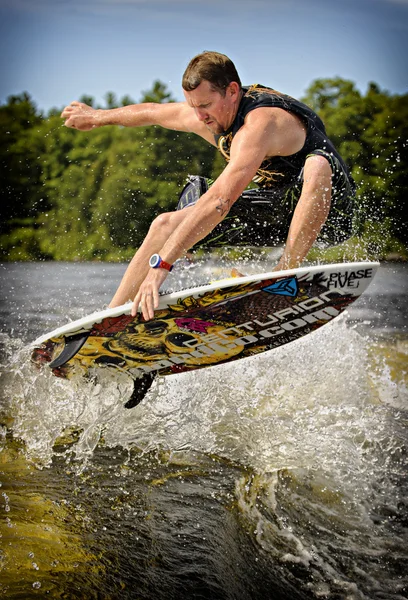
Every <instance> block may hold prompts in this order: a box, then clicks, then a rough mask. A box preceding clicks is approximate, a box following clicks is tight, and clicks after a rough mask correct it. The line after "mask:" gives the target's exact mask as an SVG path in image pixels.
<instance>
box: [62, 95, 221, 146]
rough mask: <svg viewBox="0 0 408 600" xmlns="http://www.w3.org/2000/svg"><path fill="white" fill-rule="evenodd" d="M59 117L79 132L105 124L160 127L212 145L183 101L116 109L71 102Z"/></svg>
mask: <svg viewBox="0 0 408 600" xmlns="http://www.w3.org/2000/svg"><path fill="white" fill-rule="evenodd" d="M61 117H62V118H63V119H65V126H66V127H70V128H72V129H78V130H79V131H90V130H92V129H95V128H97V127H104V126H105V125H120V126H122V127H147V126H149V125H159V126H160V127H164V128H166V129H173V130H175V131H184V132H193V133H196V134H197V135H200V136H201V137H203V138H204V139H206V140H207V141H209V142H210V143H212V144H214V139H213V136H212V135H211V134H210V133H209V131H208V130H207V129H206V127H205V126H204V125H203V123H200V121H199V120H198V119H197V117H196V115H195V113H194V110H193V109H192V108H190V107H189V106H188V104H187V103H186V102H167V103H164V104H159V103H155V102H144V103H141V104H130V105H128V106H121V107H119V108H110V109H99V108H93V107H92V106H88V105H87V104H84V103H83V102H76V101H74V102H71V104H69V105H68V106H66V107H65V108H64V110H63V111H62V113H61Z"/></svg>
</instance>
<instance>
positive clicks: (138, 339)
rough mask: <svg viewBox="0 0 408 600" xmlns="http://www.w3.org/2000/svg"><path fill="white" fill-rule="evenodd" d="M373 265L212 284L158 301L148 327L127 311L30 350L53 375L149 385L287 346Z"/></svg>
mask: <svg viewBox="0 0 408 600" xmlns="http://www.w3.org/2000/svg"><path fill="white" fill-rule="evenodd" d="M378 267H379V263H376V262H371V263H370V262H364V263H348V264H333V265H326V266H313V267H303V268H300V269H294V270H290V271H280V272H271V273H264V274H259V275H253V276H248V277H240V278H236V279H232V280H231V279H230V280H224V281H218V282H214V283H212V284H210V285H206V286H202V287H197V288H192V289H189V290H183V291H180V292H175V293H172V294H167V295H162V296H160V305H159V308H158V309H157V310H156V312H155V317H154V319H153V320H151V321H144V320H143V317H142V316H141V314H138V315H137V316H136V317H132V316H131V315H130V307H131V305H130V304H126V305H124V306H121V307H118V308H114V309H108V310H105V311H101V312H98V313H94V314H93V315H90V316H89V317H85V318H84V319H80V320H78V321H74V322H72V323H68V324H67V325H65V326H63V327H61V328H59V329H57V330H55V331H53V332H51V333H49V334H47V335H45V336H42V337H41V338H39V339H38V340H36V341H35V342H34V343H33V351H32V360H33V361H34V362H35V363H36V364H37V365H41V366H42V365H48V366H49V367H50V368H51V369H52V372H53V373H54V375H56V376H59V377H65V378H70V377H72V376H73V375H74V374H78V373H80V374H83V375H88V374H90V373H92V374H95V373H96V374H97V372H98V369H101V368H109V369H119V370H120V371H126V372H127V373H128V374H129V375H130V376H131V377H132V378H134V379H137V378H140V377H142V378H144V379H146V377H147V376H149V378H150V379H151V380H152V379H153V377H154V376H156V375H166V376H167V375H171V374H176V373H181V372H186V371H191V370H194V369H200V368H205V367H209V366H213V365H219V364H223V363H227V362H230V361H233V360H237V359H242V358H245V357H249V356H253V355H255V354H259V353H260V352H265V351H268V350H272V349H274V348H277V347H278V346H282V345H283V344H287V343H290V342H292V341H294V340H296V339H298V338H300V337H302V336H304V335H307V334H309V333H311V332H313V331H315V330H316V329H318V328H319V327H321V326H322V325H325V324H327V323H330V321H332V320H333V319H334V318H336V317H337V316H338V315H340V314H341V313H342V312H343V311H344V309H345V308H346V307H347V306H349V305H350V304H351V303H352V302H354V301H355V300H356V299H357V298H358V297H359V296H360V295H361V294H362V293H363V292H364V291H365V289H366V288H367V286H368V285H369V284H370V282H371V281H372V279H373V277H374V276H375V273H376V271H377V269H378Z"/></svg>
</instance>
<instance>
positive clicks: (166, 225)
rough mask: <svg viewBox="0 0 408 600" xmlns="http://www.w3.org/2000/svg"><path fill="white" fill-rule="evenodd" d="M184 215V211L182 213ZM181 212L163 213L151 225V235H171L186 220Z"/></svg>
mask: <svg viewBox="0 0 408 600" xmlns="http://www.w3.org/2000/svg"><path fill="white" fill-rule="evenodd" d="M182 212H183V213H184V211H182ZM184 216H185V215H184V214H183V215H181V214H180V212H179V211H173V212H167V213H161V214H160V215H158V216H157V217H156V218H155V219H154V220H153V221H152V223H151V225H150V233H159V234H160V233H166V234H168V235H170V233H172V232H173V231H174V229H175V228H176V227H177V226H178V225H179V224H180V222H181V221H182V220H183V218H184Z"/></svg>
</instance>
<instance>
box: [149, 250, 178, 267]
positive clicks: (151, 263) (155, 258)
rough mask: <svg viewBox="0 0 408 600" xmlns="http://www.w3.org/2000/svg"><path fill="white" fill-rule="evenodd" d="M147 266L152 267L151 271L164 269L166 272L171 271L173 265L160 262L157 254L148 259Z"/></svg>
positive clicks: (163, 261)
mask: <svg viewBox="0 0 408 600" xmlns="http://www.w3.org/2000/svg"><path fill="white" fill-rule="evenodd" d="M149 266H150V267H152V269H166V270H167V271H171V270H172V268H173V265H171V264H170V263H168V262H166V261H165V260H162V259H161V258H160V256H159V255H158V254H153V255H152V256H151V257H150V260H149Z"/></svg>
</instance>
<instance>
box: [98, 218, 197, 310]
mask: <svg viewBox="0 0 408 600" xmlns="http://www.w3.org/2000/svg"><path fill="white" fill-rule="evenodd" d="M186 210H187V209H183V210H179V211H174V212H171V213H163V214H162V215H159V216H158V217H157V218H156V219H155V220H154V221H153V222H152V224H151V226H150V229H149V232H148V234H147V236H146V237H145V239H144V241H143V243H142V245H141V246H140V248H139V249H138V251H137V252H136V254H135V255H134V257H133V258H132V260H131V262H130V263H129V266H128V268H127V269H126V272H125V274H124V276H123V279H122V281H121V282H120V285H119V287H118V289H117V291H116V293H115V295H114V297H113V298H112V300H111V302H110V304H109V307H110V308H113V307H115V306H121V305H122V304H125V303H126V302H128V301H129V300H133V299H134V297H135V296H136V293H137V291H138V289H139V286H140V284H141V283H142V282H143V280H144V279H145V277H146V275H147V273H148V271H149V258H150V257H151V255H152V254H155V253H156V252H160V250H161V249H162V247H163V245H164V243H165V242H166V241H167V239H168V238H169V236H170V235H171V234H172V233H173V231H174V230H175V229H177V227H178V226H179V224H180V223H181V222H182V221H183V219H184V218H185V216H186Z"/></svg>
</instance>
